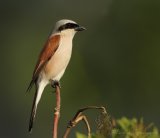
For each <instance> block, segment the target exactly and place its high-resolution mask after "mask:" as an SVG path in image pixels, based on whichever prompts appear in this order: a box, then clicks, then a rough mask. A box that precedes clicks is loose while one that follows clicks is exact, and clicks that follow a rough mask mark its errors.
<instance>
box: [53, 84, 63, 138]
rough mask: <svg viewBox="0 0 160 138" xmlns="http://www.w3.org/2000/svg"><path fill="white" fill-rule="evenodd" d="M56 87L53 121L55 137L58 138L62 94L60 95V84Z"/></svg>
mask: <svg viewBox="0 0 160 138" xmlns="http://www.w3.org/2000/svg"><path fill="white" fill-rule="evenodd" d="M55 88H56V108H55V110H54V122H53V138H57V134H58V133H57V132H58V121H59V117H60V104H61V96H60V86H59V85H55Z"/></svg>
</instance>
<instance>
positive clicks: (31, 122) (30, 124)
mask: <svg viewBox="0 0 160 138" xmlns="http://www.w3.org/2000/svg"><path fill="white" fill-rule="evenodd" d="M37 94H38V91H37V89H36V92H35V95H34V100H33V105H32V111H31V115H30V122H29V132H31V131H32V128H33V123H34V119H35V116H36V110H37V105H36V99H37Z"/></svg>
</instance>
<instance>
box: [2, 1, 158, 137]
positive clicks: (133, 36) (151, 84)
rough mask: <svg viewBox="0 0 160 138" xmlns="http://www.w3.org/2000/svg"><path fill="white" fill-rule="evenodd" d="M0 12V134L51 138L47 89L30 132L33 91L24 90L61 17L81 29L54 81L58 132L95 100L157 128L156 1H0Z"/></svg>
mask: <svg viewBox="0 0 160 138" xmlns="http://www.w3.org/2000/svg"><path fill="white" fill-rule="evenodd" d="M0 17H1V19H0V48H1V50H0V59H1V68H0V72H1V79H0V80H1V83H0V85H1V93H0V104H1V106H0V137H1V138H11V137H13V138H51V134H52V133H51V131H52V122H53V110H54V107H55V94H54V93H52V91H53V90H52V89H51V88H50V87H47V88H46V89H45V92H44V93H43V96H42V99H41V102H40V104H39V107H38V111H37V116H36V121H35V124H34V129H33V132H32V134H31V135H30V134H29V133H28V131H27V130H28V122H29V116H30V110H31V106H32V100H33V95H34V89H32V91H31V92H30V93H29V94H25V91H26V89H27V86H28V84H29V81H30V79H31V76H32V72H33V69H34V66H35V63H36V60H37V56H38V54H39V52H40V50H41V48H42V46H43V44H44V43H45V41H46V39H47V37H48V34H49V33H50V32H51V29H53V27H54V24H55V22H56V21H57V20H59V19H64V18H67V19H72V20H75V21H76V22H78V23H79V24H81V25H83V26H85V27H86V28H87V31H85V32H81V33H78V34H77V35H76V36H75V38H74V47H73V55H72V59H71V62H70V64H69V66H68V68H67V70H66V73H65V75H64V77H63V78H62V80H61V85H62V89H61V96H62V106H61V108H62V109H61V120H60V129H59V133H60V135H62V134H63V132H64V129H65V128H66V125H67V122H68V121H69V120H70V119H71V118H72V116H73V115H74V113H75V112H76V111H77V109H79V108H80V107H83V106H86V105H103V106H106V107H107V109H108V111H109V113H110V114H111V115H112V116H113V117H115V118H120V117H121V116H127V117H143V118H144V120H145V122H154V123H155V124H156V125H157V126H159V127H160V118H159V117H160V108H159V106H160V54H159V53H160V1H159V0H130V1H129V0H101V1H98V0H94V1H93V0H81V1H75V0H45V1H44V0H34V1H33V0H14V1H11V0H5V1H4V0H1V1H0ZM94 113H95V112H94V111H92V112H91V114H90V118H93V119H94V118H95V115H94ZM72 137H74V134H72Z"/></svg>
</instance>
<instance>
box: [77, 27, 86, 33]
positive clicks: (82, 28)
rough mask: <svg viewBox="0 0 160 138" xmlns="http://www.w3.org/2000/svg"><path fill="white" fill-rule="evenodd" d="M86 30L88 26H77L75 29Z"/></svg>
mask: <svg viewBox="0 0 160 138" xmlns="http://www.w3.org/2000/svg"><path fill="white" fill-rule="evenodd" d="M84 30H86V28H84V27H83V26H77V27H76V28H75V31H77V32H78V31H84Z"/></svg>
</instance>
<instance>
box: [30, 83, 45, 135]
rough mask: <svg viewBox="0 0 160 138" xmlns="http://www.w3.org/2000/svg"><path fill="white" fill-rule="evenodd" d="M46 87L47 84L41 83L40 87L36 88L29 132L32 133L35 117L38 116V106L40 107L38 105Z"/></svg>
mask: <svg viewBox="0 0 160 138" xmlns="http://www.w3.org/2000/svg"><path fill="white" fill-rule="evenodd" d="M45 86H46V84H44V83H40V84H39V85H38V86H36V92H35V95H34V100H33V105H32V110H31V115H30V122H29V132H31V131H32V128H33V123H34V120H35V116H36V110H37V106H38V103H39V101H40V99H41V95H42V93H43V90H44V88H45Z"/></svg>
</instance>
